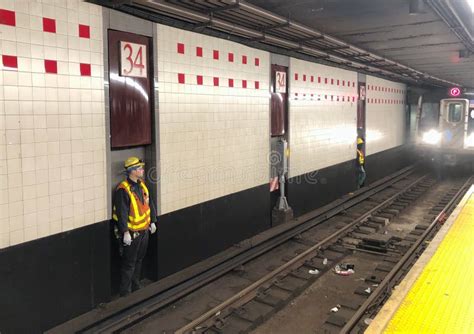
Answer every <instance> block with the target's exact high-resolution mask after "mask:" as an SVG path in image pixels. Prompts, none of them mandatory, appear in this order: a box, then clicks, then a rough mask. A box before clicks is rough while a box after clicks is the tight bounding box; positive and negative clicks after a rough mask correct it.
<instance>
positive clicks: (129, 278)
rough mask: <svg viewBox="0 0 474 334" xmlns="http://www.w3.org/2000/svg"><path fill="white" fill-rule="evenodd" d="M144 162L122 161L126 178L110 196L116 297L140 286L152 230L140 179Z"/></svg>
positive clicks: (148, 200)
mask: <svg viewBox="0 0 474 334" xmlns="http://www.w3.org/2000/svg"><path fill="white" fill-rule="evenodd" d="M144 166H145V163H144V162H143V161H142V160H140V159H138V158H137V157H130V158H128V159H127V160H125V163H124V168H125V172H126V174H127V179H126V180H124V181H122V182H121V183H120V184H119V185H118V187H117V189H116V191H115V195H114V207H113V215H112V219H113V220H114V222H115V232H116V233H115V234H116V236H117V237H118V238H119V245H120V246H119V247H120V254H121V257H122V258H121V268H120V274H121V277H120V296H126V295H128V294H129V293H130V292H131V291H132V290H133V291H135V290H138V289H139V288H140V274H141V269H142V261H143V258H144V257H145V254H146V251H147V247H148V234H149V233H151V234H153V233H155V232H156V210H155V207H154V205H153V201H152V200H151V198H150V192H149V191H148V188H147V186H146V184H145V182H144V173H145V170H144Z"/></svg>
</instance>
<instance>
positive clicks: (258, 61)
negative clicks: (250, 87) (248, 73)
mask: <svg viewBox="0 0 474 334" xmlns="http://www.w3.org/2000/svg"><path fill="white" fill-rule="evenodd" d="M255 66H260V59H259V58H255Z"/></svg>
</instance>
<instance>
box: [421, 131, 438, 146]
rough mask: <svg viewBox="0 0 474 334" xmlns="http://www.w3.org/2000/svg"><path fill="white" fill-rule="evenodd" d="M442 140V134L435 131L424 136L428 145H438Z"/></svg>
mask: <svg viewBox="0 0 474 334" xmlns="http://www.w3.org/2000/svg"><path fill="white" fill-rule="evenodd" d="M440 140H441V133H439V132H438V131H436V130H434V129H431V130H430V131H428V132H425V133H424V134H423V142H424V143H426V144H430V145H436V144H438V143H439V142H440Z"/></svg>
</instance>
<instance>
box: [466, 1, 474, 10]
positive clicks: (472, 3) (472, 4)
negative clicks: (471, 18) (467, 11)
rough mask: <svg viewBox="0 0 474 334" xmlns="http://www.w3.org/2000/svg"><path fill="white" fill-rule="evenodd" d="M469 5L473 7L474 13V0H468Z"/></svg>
mask: <svg viewBox="0 0 474 334" xmlns="http://www.w3.org/2000/svg"><path fill="white" fill-rule="evenodd" d="M466 1H467V4H468V5H469V7H471V10H472V12H473V13H474V0H466Z"/></svg>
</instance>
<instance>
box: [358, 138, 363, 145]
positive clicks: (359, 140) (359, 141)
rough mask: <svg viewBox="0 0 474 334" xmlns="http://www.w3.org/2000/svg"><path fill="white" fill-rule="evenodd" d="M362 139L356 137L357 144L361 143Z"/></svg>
mask: <svg viewBox="0 0 474 334" xmlns="http://www.w3.org/2000/svg"><path fill="white" fill-rule="evenodd" d="M363 143H364V140H363V139H362V138H360V137H359V138H357V145H360V144H363Z"/></svg>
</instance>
